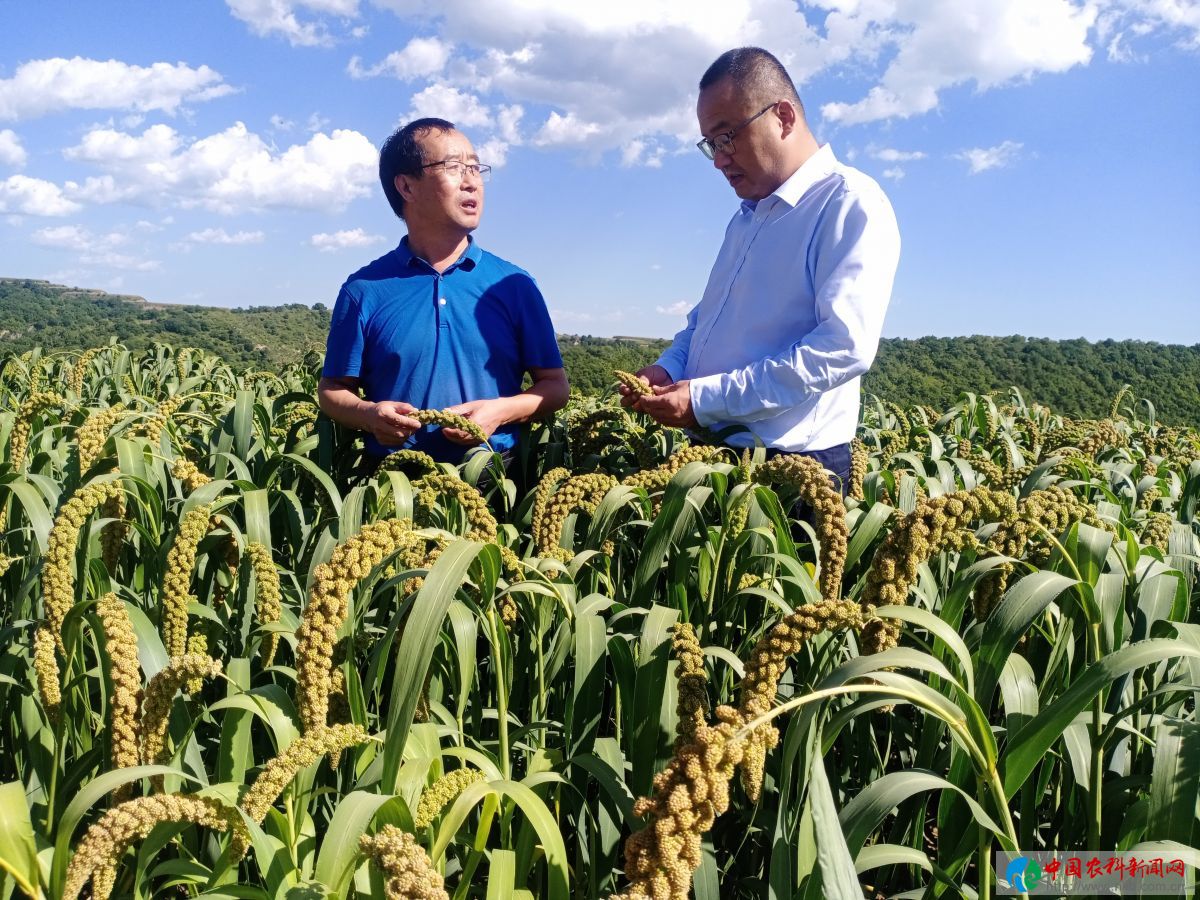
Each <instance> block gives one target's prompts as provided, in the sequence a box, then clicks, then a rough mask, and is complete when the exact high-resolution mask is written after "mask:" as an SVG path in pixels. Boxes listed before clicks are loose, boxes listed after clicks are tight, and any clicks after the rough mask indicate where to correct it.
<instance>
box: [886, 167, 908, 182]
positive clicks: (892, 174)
mask: <svg viewBox="0 0 1200 900" xmlns="http://www.w3.org/2000/svg"><path fill="white" fill-rule="evenodd" d="M880 174H882V175H883V177H884V178H890V179H892V181H899V180H900V179H901V178H903V177H904V170H903V169H902V168H900V167H899V166H892V167H891V168H890V169H884V170H883V172H881V173H880Z"/></svg>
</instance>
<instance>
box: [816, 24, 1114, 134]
mask: <svg viewBox="0 0 1200 900" xmlns="http://www.w3.org/2000/svg"><path fill="white" fill-rule="evenodd" d="M814 2H815V3H817V4H818V5H821V6H824V7H826V8H829V9H831V10H832V11H831V13H830V16H829V21H827V27H828V28H829V30H830V32H831V33H837V34H840V35H841V36H842V37H843V39H847V40H849V41H850V43H849V44H848V45H847V47H846V52H847V55H850V54H854V53H861V52H862V51H861V50H859V49H857V46H856V45H857V43H858V42H863V43H864V44H865V46H866V47H867V49H868V52H870V51H871V50H877V49H878V47H879V46H887V47H894V49H895V55H894V57H893V58H892V59H891V61H890V62H889V64H888V66H887V69H886V70H885V71H884V73H883V76H882V78H881V80H880V83H879V84H877V85H876V86H875V87H873V88H871V89H870V90H869V91H868V92H867V95H866V97H864V98H862V99H861V100H858V101H857V102H854V103H827V104H825V105H824V106H822V107H821V113H822V114H823V116H824V117H825V119H826V120H827V121H831V122H840V123H843V124H851V125H852V124H856V123H861V122H871V121H874V120H877V119H888V118H894V117H899V118H905V117H908V116H913V115H919V114H921V113H926V112H929V111H931V110H933V109H936V108H937V106H938V102H939V92H940V91H942V90H943V89H945V88H949V87H952V86H954V85H958V84H964V83H969V82H974V83H975V84H976V86H977V87H979V88H980V89H981V90H982V89H987V88H992V87H996V86H998V85H1001V84H1005V83H1008V82H1012V81H1016V80H1023V79H1024V80H1027V79H1030V78H1032V77H1033V76H1034V75H1037V74H1040V73H1044V72H1065V71H1067V70H1068V69H1070V68H1072V67H1074V66H1077V65H1086V64H1087V63H1088V62H1089V61H1090V60H1091V58H1092V47H1091V46H1090V45H1089V43H1088V33H1089V30H1090V29H1091V28H1092V26H1093V25H1094V24H1095V22H1096V17H1097V13H1098V9H1097V6H1096V4H1095V3H1094V2H1087V0H1085V2H1082V3H1078V2H1076V0H973V2H963V0H874V2H850V0H814ZM872 34H873V35H874V36H875V38H876V40H877V43H873V42H872V40H871V35H872Z"/></svg>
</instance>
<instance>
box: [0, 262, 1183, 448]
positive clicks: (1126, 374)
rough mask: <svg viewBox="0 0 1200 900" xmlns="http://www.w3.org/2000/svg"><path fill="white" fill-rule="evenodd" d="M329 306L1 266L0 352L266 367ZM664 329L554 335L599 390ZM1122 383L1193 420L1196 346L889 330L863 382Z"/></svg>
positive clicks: (1170, 418) (931, 392)
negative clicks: (147, 355) (249, 300)
mask: <svg viewBox="0 0 1200 900" xmlns="http://www.w3.org/2000/svg"><path fill="white" fill-rule="evenodd" d="M329 315H330V311H329V309H328V308H326V307H325V306H324V305H322V304H319V303H318V304H316V305H315V306H312V307H308V306H304V305H303V304H299V303H292V304H287V305H284V306H265V307H253V308H250V309H223V308H218V307H210V306H180V305H174V304H161V303H151V302H147V301H146V300H144V299H143V298H141V297H134V296H128V295H120V294H108V293H105V292H104V291H97V290H91V289H86V288H72V287H66V286H64V285H57V284H52V283H50V282H47V281H36V280H32V279H21V278H0V355H2V354H4V353H9V352H11V353H22V352H24V351H25V350H28V349H30V348H31V347H35V346H41V347H44V348H46V349H47V350H55V349H80V348H82V347H84V346H94V345H97V344H103V343H106V342H107V341H108V340H109V339H110V338H113V339H116V340H119V341H120V342H121V343H123V344H125V345H126V346H128V347H130V348H134V349H137V348H142V347H148V346H150V345H152V344H154V343H156V342H162V343H167V344H174V345H177V346H188V347H200V348H203V349H205V350H210V351H212V352H214V353H217V354H219V355H220V356H222V357H224V358H225V359H227V360H229V361H230V362H231V363H233V364H235V365H242V366H252V367H255V368H267V367H271V366H278V365H284V364H287V363H289V362H292V361H295V360H298V359H300V358H301V357H302V355H303V354H304V353H305V352H306V351H307V350H309V349H312V348H314V347H315V348H323V347H324V343H325V334H326V331H327V330H328V328H329ZM667 343H668V342H667V341H666V340H663V339H659V338H644V337H621V338H597V337H591V336H579V335H560V336H559V347H560V348H561V349H562V353H563V361H564V364H565V365H566V368H567V374H568V375H569V377H570V379H571V384H572V386H573V387H575V388H576V389H578V390H581V391H584V392H594V391H599V390H603V389H604V388H606V387H607V386H609V385H610V384H612V370H613V369H614V368H617V369H626V370H629V371H634V370H636V369H638V368H640V367H642V366H644V365H647V364H648V363H651V362H653V361H654V360H655V358H656V357H657V356H658V354H659V353H660V352H661V350H662V349H663V348H664V347H666V346H667ZM1123 384H1131V385H1132V386H1133V390H1134V394H1135V395H1136V396H1137V397H1146V398H1150V399H1151V400H1152V401H1153V403H1154V405H1155V409H1156V411H1157V414H1158V416H1159V419H1160V420H1161V421H1164V422H1170V423H1176V424H1191V425H1197V424H1200V346H1193V347H1184V346H1179V345H1174V344H1156V343H1149V342H1145V341H1112V340H1109V341H1100V342H1095V343H1093V342H1090V341H1085V340H1082V339H1080V340H1069V341H1054V340H1049V339H1046V338H1026V337H1020V336H1013V337H986V336H980V335H975V336H971V337H950V338H934V337H927V338H920V339H917V340H906V339H900V338H887V339H885V340H884V341H883V342H882V343H881V345H880V348H879V356H878V358H877V359H876V361H875V365H874V366H873V367H872V369H871V371H870V373H869V374H868V375H867V378H866V379H865V384H864V388H865V390H867V391H869V392H871V393H874V394H878V395H879V396H881V397H886V398H888V399H892V400H896V401H899V402H901V403H928V404H930V405H932V406H934V407H937V408H939V409H941V408H945V407H946V406H949V405H950V404H951V403H953V402H954V401H955V399H957V397H958V395H959V394H960V393H961V392H963V391H975V392H977V393H986V392H989V391H990V392H994V393H998V394H1004V393H1006V392H1007V391H1008V389H1009V388H1010V387H1011V386H1016V387H1019V388H1020V389H1021V391H1022V392H1023V393H1024V395H1025V398H1026V399H1027V400H1029V401H1036V402H1039V403H1045V404H1047V405H1048V406H1050V407H1051V408H1052V409H1054V410H1055V411H1056V412H1061V413H1064V414H1066V415H1071V416H1088V417H1100V416H1103V415H1106V414H1107V413H1108V410H1109V407H1110V405H1111V403H1112V398H1113V397H1114V396H1115V395H1116V393H1117V392H1118V391H1119V390H1120V388H1121V386H1122V385H1123Z"/></svg>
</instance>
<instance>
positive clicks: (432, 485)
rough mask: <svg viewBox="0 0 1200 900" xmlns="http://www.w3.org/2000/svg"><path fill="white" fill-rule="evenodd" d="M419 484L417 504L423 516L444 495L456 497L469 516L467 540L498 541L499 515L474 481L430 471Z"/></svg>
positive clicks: (467, 517) (424, 516) (488, 542)
mask: <svg viewBox="0 0 1200 900" xmlns="http://www.w3.org/2000/svg"><path fill="white" fill-rule="evenodd" d="M417 487H419V488H420V490H419V492H418V493H417V505H418V507H419V508H420V509H421V511H422V513H423V514H424V515H423V518H427V517H428V515H429V514H430V513H431V512H432V511H433V509H434V507H436V506H437V505H438V502H439V500H440V499H441V498H443V497H453V498H454V500H455V502H456V503H457V504H458V506H459V508H460V509H462V511H463V514H464V515H465V516H466V519H467V525H468V529H467V533H466V535H465V537H466V538H467V540H471V541H479V542H480V543H483V544H491V543H494V542H495V540H496V534H497V532H498V528H499V526H498V525H497V524H496V517H495V516H493V515H492V511H491V510H490V509H488V505H487V500H485V499H484V497H483V494H481V493H479V490H478V489H477V488H476V487H475V486H474V485H473V484H470V483H469V482H466V481H463V480H462V479H461V478H456V477H455V476H453V475H446V474H443V473H441V472H430V473H429V474H428V475H425V476H424V477H422V478H421V480H420V481H419V482H418V483H417Z"/></svg>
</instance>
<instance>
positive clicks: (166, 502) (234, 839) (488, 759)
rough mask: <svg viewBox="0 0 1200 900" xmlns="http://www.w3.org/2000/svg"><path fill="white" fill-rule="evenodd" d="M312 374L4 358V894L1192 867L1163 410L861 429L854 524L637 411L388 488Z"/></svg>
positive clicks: (470, 888)
mask: <svg viewBox="0 0 1200 900" xmlns="http://www.w3.org/2000/svg"><path fill="white" fill-rule="evenodd" d="M651 361H652V360H649V359H647V360H646V361H645V362H647V363H648V362H651ZM318 373H319V360H309V361H308V364H296V365H293V366H291V367H288V368H285V369H282V370H280V371H275V372H267V371H242V370H238V369H235V368H233V367H231V366H230V365H227V364H226V363H225V362H223V361H222V360H221V359H220V358H218V357H215V356H213V355H211V354H208V353H204V352H201V351H198V350H189V349H186V348H172V347H168V346H164V345H158V346H156V347H154V348H153V349H152V350H149V351H129V350H127V349H125V348H123V347H121V346H120V345H109V346H107V347H104V348H101V349H97V350H89V351H87V352H84V353H82V354H80V353H64V352H55V353H51V354H46V353H42V352H40V351H32V352H27V353H24V354H22V355H20V356H16V355H8V356H6V357H5V356H0V633H2V635H3V639H2V640H0V900H4V898H7V897H20V896H23V895H28V896H31V897H50V898H67V900H73V898H77V897H92V898H106V897H133V898H151V897H155V898H157V897H163V898H166V897H171V898H178V897H201V896H202V897H208V898H229V900H233V898H240V900H301V898H305V900H308V898H312V900H316V898H337V900H350V898H365V897H388V898H412V900H415V898H447V900H448V898H455V900H465V898H478V900H499V898H510V897H515V898H545V900H567V898H572V900H590V898H601V897H612V898H627V900H633V898H643V900H644V898H654V900H684V898H688V897H695V898H697V900H718V898H720V900H742V898H746V900H749V898H755V900H757V898H773V900H778V898H789V900H791V898H813V900H817V898H825V897H828V898H836V900H848V898H862V897H866V898H875V897H883V896H887V897H893V896H903V897H928V898H933V897H948V898H973V897H983V898H986V897H990V896H991V895H992V893H993V892H994V890H995V883H996V878H995V873H994V872H993V871H992V859H993V853H994V851H996V850H1016V849H1018V848H1023V849H1026V850H1032V849H1060V850H1084V849H1107V850H1114V849H1121V850H1134V851H1137V852H1139V853H1144V854H1147V855H1149V854H1151V853H1153V854H1158V855H1166V856H1169V857H1172V858H1177V859H1182V860H1185V861H1186V862H1188V863H1190V864H1192V865H1195V864H1197V863H1198V862H1200V852H1198V851H1197V850H1195V849H1193V848H1195V847H1196V846H1197V845H1198V843H1200V824H1198V822H1197V802H1198V797H1200V721H1198V719H1197V711H1196V708H1197V700H1198V698H1200V589H1198V588H1197V584H1196V574H1197V563H1198V562H1200V518H1198V515H1197V507H1198V504H1200V434H1197V433H1196V432H1195V431H1193V430H1189V429H1184V428H1176V427H1165V426H1163V425H1162V424H1160V423H1158V422H1156V419H1155V412H1154V405H1153V403H1152V402H1150V401H1149V400H1146V399H1143V398H1138V397H1135V396H1132V395H1131V394H1130V393H1129V392H1128V391H1122V392H1121V394H1119V395H1118V396H1116V397H1114V398H1113V403H1112V410H1111V413H1110V415H1109V416H1108V418H1105V419H1102V420H1071V419H1067V418H1064V417H1062V416H1061V415H1058V414H1056V413H1055V411H1054V410H1051V409H1047V408H1045V407H1043V406H1038V405H1030V404H1026V403H1025V401H1024V400H1023V398H1022V397H1021V396H1020V394H1019V393H1017V392H1015V391H1014V392H1012V393H1011V395H1006V396H999V395H993V396H976V395H971V394H964V395H962V396H961V397H960V399H959V401H958V402H957V403H955V404H954V405H953V406H951V407H949V408H947V409H930V408H925V407H910V408H902V407H900V406H898V405H896V404H894V403H891V402H887V401H885V400H877V399H875V398H873V397H866V398H865V399H864V404H863V414H862V421H861V423H860V427H859V432H858V438H857V439H856V441H855V444H854V468H853V471H852V474H851V484H850V485H849V486H848V496H847V497H846V498H845V499H843V498H842V496H841V495H840V494H839V493H838V492H837V491H835V490H833V489H832V488H831V487H830V482H829V478H828V475H827V474H826V473H824V472H823V471H822V470H821V468H820V467H819V466H818V465H817V464H815V463H812V462H810V461H807V460H804V459H800V458H796V457H790V458H789V457H777V458H773V459H767V458H766V457H765V454H764V453H763V451H762V450H761V449H760V450H758V451H757V452H747V453H745V454H744V455H737V454H735V453H734V452H732V451H729V450H721V449H717V448H714V447H712V446H707V445H703V444H689V442H688V439H687V436H686V435H685V434H684V433H682V432H679V431H675V430H672V429H664V428H661V427H660V426H658V425H656V424H654V423H653V422H652V421H650V420H649V419H647V418H645V417H642V416H640V415H639V414H636V413H632V412H629V411H626V410H624V409H622V408H621V407H620V406H619V405H618V404H617V401H616V392H615V386H616V384H617V379H618V375H617V374H616V373H614V376H613V385H614V389H613V390H612V391H610V392H609V393H608V394H606V395H604V396H600V397H591V398H578V399H576V400H573V401H572V403H571V405H570V406H569V407H568V408H567V409H566V410H565V411H564V412H563V413H561V414H560V415H559V416H558V417H557V418H556V419H555V420H554V421H552V422H548V423H542V424H538V425H535V426H533V427H532V428H531V430H530V433H529V435H528V437H527V438H526V440H525V441H524V443H523V445H522V452H521V453H520V454H519V456H518V458H517V459H516V460H515V461H514V463H513V465H512V466H511V467H510V469H509V470H508V471H507V472H505V471H504V470H503V468H502V467H501V465H500V464H499V460H498V457H497V456H494V455H492V454H490V453H487V452H479V453H477V454H475V455H473V456H472V457H470V458H469V459H468V460H467V462H465V463H464V464H463V465H461V466H459V467H457V468H456V467H453V466H446V465H438V464H435V463H433V462H432V460H430V459H429V458H428V457H424V456H423V455H421V454H417V453H412V452H401V453H397V454H395V455H394V456H392V457H390V458H389V460H388V462H387V463H386V464H385V466H384V468H383V470H381V471H380V472H378V473H377V474H376V475H374V476H372V477H367V478H363V477H359V476H357V475H356V462H357V455H358V449H357V443H356V437H355V435H354V434H352V433H350V432H348V431H345V430H343V429H341V428H339V427H336V426H334V424H333V423H332V422H331V421H329V420H328V419H327V418H325V417H324V416H322V415H319V414H318V411H317V407H316V403H315V390H316V382H317V377H318ZM1152 399H1153V398H1151V400H1152ZM426 414H427V415H428V417H429V418H430V420H431V421H432V420H435V419H436V418H438V411H436V410H431V411H427V413H426ZM797 500H802V501H803V502H804V504H805V505H806V507H807V508H808V509H809V510H810V512H809V514H808V515H806V516H804V517H801V518H797V517H795V516H794V510H795V507H796V501H797Z"/></svg>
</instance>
